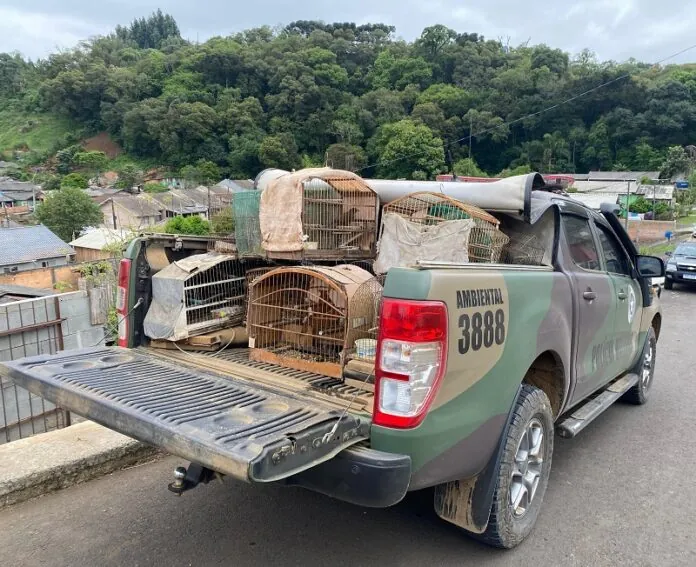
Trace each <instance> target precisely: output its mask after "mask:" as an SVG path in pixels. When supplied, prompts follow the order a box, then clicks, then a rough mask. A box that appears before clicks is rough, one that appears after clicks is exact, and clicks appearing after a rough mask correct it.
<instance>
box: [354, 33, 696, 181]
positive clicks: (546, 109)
mask: <svg viewBox="0 0 696 567" xmlns="http://www.w3.org/2000/svg"><path fill="white" fill-rule="evenodd" d="M692 49H696V43H695V44H693V45H690V46H689V47H686V48H684V49H682V50H681V51H677V52H676V53H673V54H672V55H669V56H668V57H665V58H663V59H660V60H659V61H657V62H655V63H653V64H652V65H651V66H650V68H649V69H646V70H645V71H642V72H647V71H649V70H652V69H654V68H655V67H657V66H658V65H661V64H662V63H664V62H665V61H669V60H670V59H674V58H675V57H679V56H680V55H682V54H684V53H686V52H687V51H691V50H692ZM640 74H641V73H637V74H636V75H640ZM630 76H631V73H624V74H623V75H621V76H620V77H616V78H614V79H611V80H610V81H606V82H604V83H602V84H600V85H597V86H596V87H592V88H591V89H588V90H586V91H584V92H582V93H580V94H577V95H575V96H572V97H570V98H568V99H566V100H564V101H561V102H558V103H556V104H553V105H551V106H549V107H547V108H544V109H543V110H539V111H537V112H532V113H530V114H527V115H525V116H521V117H520V118H515V119H514V120H510V121H508V122H503V123H502V124H499V125H497V126H493V127H491V128H487V129H485V130H481V131H480V132H477V133H476V134H472V133H471V129H470V130H469V135H468V136H462V137H461V138H459V139H457V140H453V141H451V142H447V143H446V144H444V146H443V147H445V148H447V147H449V146H452V145H454V144H459V143H460V142H463V141H464V140H467V139H469V140H470V139H471V138H472V137H476V136H480V135H482V134H487V133H489V132H493V131H494V130H498V129H500V128H503V127H506V126H508V127H509V126H511V125H513V124H516V123H518V122H522V121H523V120H527V119H528V118H534V117H535V116H539V115H541V114H545V113H546V112H550V111H551V110H555V109H556V108H559V107H561V106H564V105H566V104H568V103H571V102H573V101H575V100H577V99H579V98H582V97H584V96H586V95H588V94H590V93H593V92H595V91H598V90H600V89H603V88H604V87H608V86H609V85H612V84H614V83H618V82H619V81H622V80H624V79H626V78H628V77H630ZM419 155H422V152H418V153H413V154H407V155H403V156H399V157H395V158H393V159H390V160H387V161H379V162H376V163H373V164H371V165H366V166H365V167H363V168H362V169H359V170H358V171H357V172H356V173H361V172H363V171H365V170H366V169H370V168H373V167H377V166H379V165H387V164H390V163H395V162H398V161H401V160H404V159H408V158H412V157H418V156H419Z"/></svg>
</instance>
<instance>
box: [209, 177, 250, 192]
mask: <svg viewBox="0 0 696 567" xmlns="http://www.w3.org/2000/svg"><path fill="white" fill-rule="evenodd" d="M216 187H217V188H220V189H227V190H231V191H232V192H233V193H238V192H239V191H248V190H249V189H253V188H254V182H253V181H252V180H251V179H223V180H222V181H220V183H218V184H217V185H215V186H214V187H211V190H215V188H216Z"/></svg>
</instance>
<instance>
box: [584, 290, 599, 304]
mask: <svg viewBox="0 0 696 567" xmlns="http://www.w3.org/2000/svg"><path fill="white" fill-rule="evenodd" d="M582 298H583V299H584V300H586V301H592V300H594V299H597V294H596V293H595V292H594V291H592V290H589V291H586V292H584V293H583V294H582Z"/></svg>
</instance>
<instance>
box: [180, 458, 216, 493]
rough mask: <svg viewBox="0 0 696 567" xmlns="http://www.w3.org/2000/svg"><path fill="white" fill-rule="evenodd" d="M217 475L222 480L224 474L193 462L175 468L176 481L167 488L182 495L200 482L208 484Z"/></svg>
mask: <svg viewBox="0 0 696 567" xmlns="http://www.w3.org/2000/svg"><path fill="white" fill-rule="evenodd" d="M215 477H217V478H218V479H219V480H220V482H222V475H221V474H220V473H216V472H215V471H211V470H210V469H207V468H205V467H204V466H202V465H199V464H198V463H191V464H190V465H189V467H188V469H187V468H186V467H176V469H175V470H174V482H170V483H169V485H168V486H167V488H168V489H169V490H170V491H171V492H173V493H174V494H176V495H177V496H181V495H182V494H183V493H184V492H186V491H187V490H191V489H192V488H196V486H198V485H199V484H201V483H203V484H208V483H209V482H210V481H211V480H213V478H215Z"/></svg>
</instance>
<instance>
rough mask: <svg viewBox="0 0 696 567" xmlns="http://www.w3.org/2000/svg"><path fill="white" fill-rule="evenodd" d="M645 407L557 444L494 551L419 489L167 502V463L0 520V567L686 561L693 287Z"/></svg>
mask: <svg viewBox="0 0 696 567" xmlns="http://www.w3.org/2000/svg"><path fill="white" fill-rule="evenodd" d="M663 303H664V305H665V313H664V315H665V316H664V320H665V323H664V327H663V332H662V335H661V337H660V342H659V345H658V361H657V373H656V376H655V381H654V387H653V390H652V392H651V400H650V402H649V403H648V405H646V406H643V407H640V408H637V407H633V406H627V405H621V404H617V405H616V406H615V407H613V408H611V409H610V410H609V411H608V412H606V413H605V414H604V415H603V416H602V417H600V418H599V419H598V420H597V421H596V422H595V423H594V424H593V425H592V426H590V427H589V428H588V429H587V430H585V431H584V432H583V433H582V434H581V436H580V437H578V438H577V439H575V440H572V441H564V440H562V439H560V438H558V437H557V438H556V439H557V440H556V453H555V456H554V468H553V471H552V473H551V483H550V486H549V489H548V492H547V494H546V500H545V502H544V508H543V510H542V514H541V516H540V519H539V522H538V524H537V527H536V529H535V530H534V532H533V533H532V535H531V536H530V537H529V539H528V540H527V541H526V542H525V543H523V544H522V545H521V546H520V547H518V548H517V549H515V550H512V551H508V552H503V551H499V550H493V549H489V548H487V547H484V546H482V545H479V544H477V543H475V542H472V541H470V540H468V539H467V538H466V537H465V536H464V535H463V534H461V533H460V532H459V531H458V530H457V529H456V528H455V527H453V526H450V525H447V524H445V523H443V522H441V521H439V520H438V519H437V517H436V516H435V515H434V513H433V512H432V511H431V507H430V506H429V504H430V501H429V497H428V496H429V495H428V494H415V495H411V496H409V497H408V498H407V499H406V501H404V502H403V503H401V504H400V505H398V506H396V507H394V508H392V509H388V510H364V509H361V508H357V507H354V506H350V505H348V504H343V503H340V502H336V501H332V500H330V499H329V498H326V497H323V496H320V495H317V494H313V493H310V492H305V491H302V490H301V489H286V488H279V487H273V486H267V487H252V486H248V485H244V484H240V483H235V482H232V481H228V482H225V483H224V484H220V483H215V484H210V485H208V486H204V487H200V488H198V489H196V490H194V491H192V492H189V493H187V494H185V495H183V496H182V497H181V498H177V497H176V496H174V495H172V494H171V493H170V492H168V491H167V486H166V485H167V482H169V481H170V479H171V471H172V470H173V469H174V467H175V466H176V465H178V464H181V463H180V461H179V460H178V459H175V458H166V459H164V460H161V461H159V462H156V463H152V464H148V465H143V466H140V467H136V468H133V469H130V470H126V471H121V472H118V473H114V474H112V475H109V476H107V477H104V478H102V479H99V480H96V481H92V482H89V483H87V484H84V485H80V486H76V487H73V488H70V489H67V490H63V491H61V492H58V493H55V494H52V495H49V496H46V497H44V498H40V499H37V500H34V501H31V502H27V503H24V504H21V505H18V506H15V507H12V508H10V509H7V510H5V511H3V512H0V565H2V566H5V565H7V566H8V567H9V566H13V567H14V566H17V567H19V566H25V565H32V566H33V565H60V566H63V565H65V566H73V565H75V566H77V565H80V566H82V565H84V566H100V567H107V566H112V565H127V566H129V567H130V566H137V565H167V566H180V565H184V566H188V565H191V566H198V565H234V566H247V565H249V566H268V565H331V566H340V565H350V566H352V567H355V566H362V565H399V566H402V565H403V566H419V567H420V566H423V565H428V566H429V565H457V566H462V565H464V566H466V565H477V566H481V565H483V566H489V565H490V566H496V565H514V566H516V567H524V566H527V565H534V566H565V565H569V566H570V565H579V566H580V565H581V566H589V565H622V566H623V565H655V566H660V567H663V566H671V565H688V566H693V565H696V512H695V511H694V506H693V503H694V502H696V482H694V474H693V471H694V470H696V435H695V434H694V428H693V424H694V408H695V407H696V384H695V379H696V373H695V372H694V368H696V348H695V347H694V344H695V342H694V338H693V336H692V333H693V330H694V328H695V327H696V325H695V322H694V314H696V291H694V292H690V291H676V292H664V294H663Z"/></svg>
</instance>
